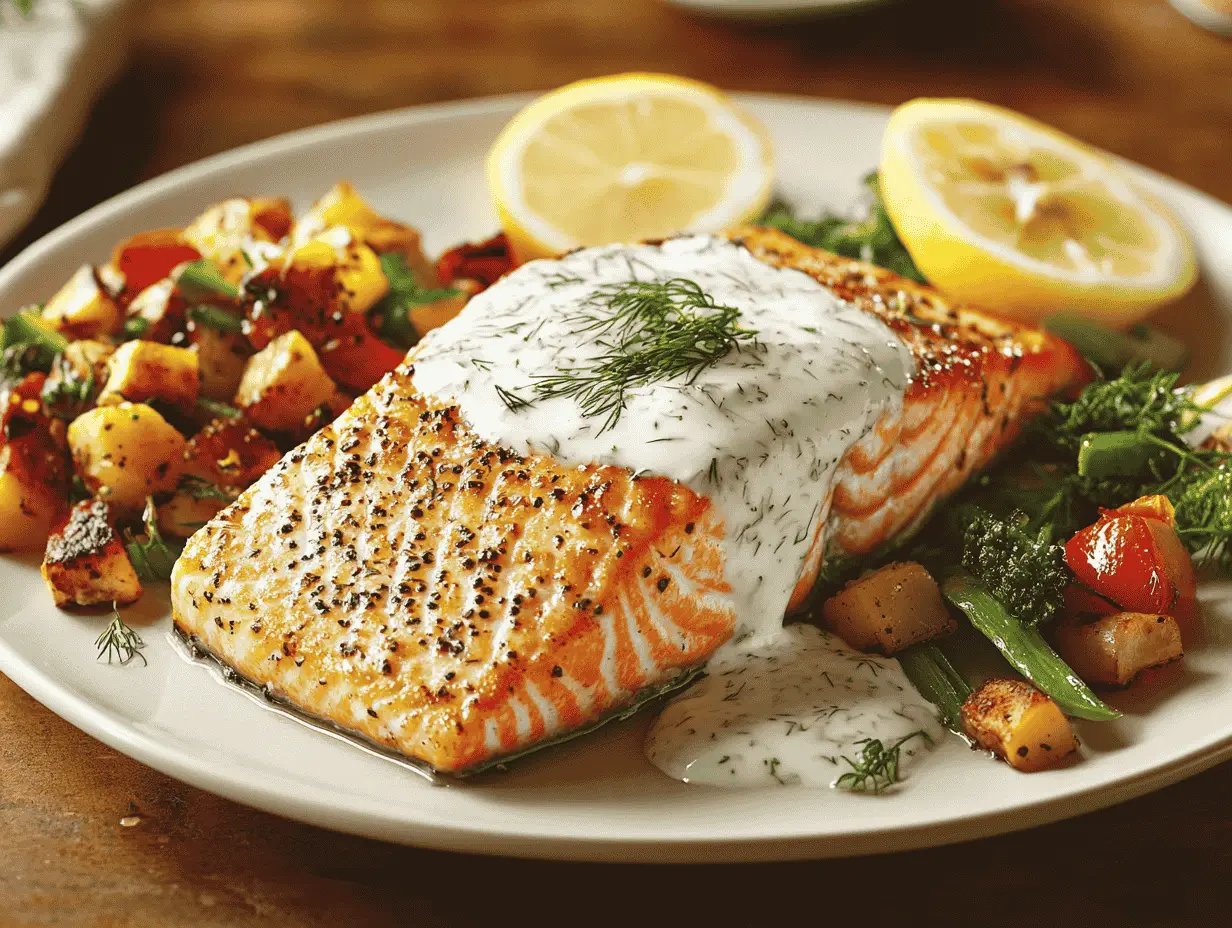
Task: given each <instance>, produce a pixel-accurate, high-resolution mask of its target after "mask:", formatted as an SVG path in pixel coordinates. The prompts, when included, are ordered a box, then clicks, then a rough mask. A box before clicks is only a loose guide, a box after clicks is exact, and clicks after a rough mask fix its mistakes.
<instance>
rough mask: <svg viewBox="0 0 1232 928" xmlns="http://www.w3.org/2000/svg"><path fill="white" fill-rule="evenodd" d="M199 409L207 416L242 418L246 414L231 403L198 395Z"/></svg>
mask: <svg viewBox="0 0 1232 928" xmlns="http://www.w3.org/2000/svg"><path fill="white" fill-rule="evenodd" d="M197 409H199V410H201V412H203V413H205V415H207V416H213V417H215V418H221V419H242V418H243V417H244V414H243V413H242V412H241V411H240V410H238V409H236V408H235V407H234V406H232V405H231V404H229V403H224V402H222V401H221V400H212V399H210V398H209V397H208V396H199V397H197Z"/></svg>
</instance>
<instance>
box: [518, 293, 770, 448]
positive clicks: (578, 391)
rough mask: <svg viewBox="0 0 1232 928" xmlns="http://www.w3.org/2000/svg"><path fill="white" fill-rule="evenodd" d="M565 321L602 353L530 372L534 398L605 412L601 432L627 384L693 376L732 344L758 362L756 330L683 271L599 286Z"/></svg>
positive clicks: (613, 418)
mask: <svg viewBox="0 0 1232 928" xmlns="http://www.w3.org/2000/svg"><path fill="white" fill-rule="evenodd" d="M566 322H567V323H568V324H569V325H571V327H572V332H573V334H575V335H585V336H588V337H589V338H590V339H593V340H594V343H595V344H596V345H598V346H599V347H600V348H601V349H602V352H601V353H600V354H599V356H598V357H596V358H594V359H592V360H589V361H587V362H586V363H585V365H584V366H577V367H569V368H563V369H561V370H560V371H559V372H558V373H555V374H545V375H540V376H537V377H535V378H534V379H533V381H532V387H533V390H534V395H535V399H548V398H551V397H558V396H567V397H572V398H573V399H575V400H577V402H578V405H579V406H581V408H582V412H583V413H584V414H586V415H587V416H591V417H595V418H599V417H602V419H603V424H602V426H601V427H600V429H599V433H602V432H604V431H606V430H608V429H610V428H612V427H613V426H614V425H615V424H616V423H617V422H618V421H619V420H620V415H621V413H622V412H623V411H624V408H625V403H626V401H627V397H628V393H629V391H630V390H633V389H636V388H638V387H644V386H648V385H649V384H652V383H661V382H663V381H665V380H672V379H674V378H677V377H683V378H684V379H685V381H686V382H688V383H692V382H693V381H694V380H696V379H697V377H698V376H699V375H700V374H701V373H702V371H704V370H705V369H706V368H708V367H710V366H712V365H714V364H717V363H718V362H719V361H721V360H722V359H723V358H725V357H727V355H728V354H730V353H731V352H733V351H741V352H749V353H750V358H751V361H752V363H755V364H760V363H761V358H760V357H759V356H758V354H757V352H758V350H759V349H758V344H757V333H756V332H754V331H752V330H750V329H746V328H744V327H742V326H741V325H740V311H739V310H738V309H736V308H735V307H734V306H722V305H720V304H718V303H716V302H715V301H714V299H713V298H712V297H711V296H710V295H709V294H707V293H705V292H704V291H703V290H702V289H701V287H699V286H698V285H697V284H696V283H694V282H693V281H691V280H686V279H684V278H680V277H676V278H672V279H671V280H665V281H639V280H632V281H626V282H623V283H616V284H608V285H606V286H603V287H600V288H598V289H597V290H595V291H594V293H592V294H591V295H590V296H589V297H588V298H587V299H585V300H583V301H582V302H581V303H580V304H579V305H578V306H577V308H576V309H574V310H572V311H571V312H570V313H569V315H568V316H567V318H566ZM523 402H526V401H525V400H523Z"/></svg>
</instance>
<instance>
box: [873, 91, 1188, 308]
mask: <svg viewBox="0 0 1232 928" xmlns="http://www.w3.org/2000/svg"><path fill="white" fill-rule="evenodd" d="M880 173H881V192H882V195H883V196H884V198H885V205H886V210H887V212H888V213H889V215H890V218H891V220H892V221H893V223H894V226H895V228H896V229H897V230H898V233H899V235H900V237H901V238H902V240H903V244H904V245H906V247H907V250H908V251H909V252H910V253H911V257H912V258H913V259H914V260H915V263H916V265H917V266H918V267H919V268H920V270H921V271H922V272H923V273H924V276H925V277H927V278H928V279H929V281H931V282H932V283H933V284H934V285H935V286H937V287H938V288H939V289H941V290H943V291H945V292H946V293H948V294H950V295H951V296H953V297H955V298H956V299H959V300H964V301H967V302H971V303H974V304H976V305H979V306H983V307H986V308H988V309H991V310H994V311H1000V312H1003V313H1005V314H1007V315H1011V316H1014V317H1017V318H1020V319H1024V320H1027V321H1036V320H1039V319H1041V318H1042V317H1044V316H1047V315H1049V314H1051V313H1054V312H1057V311H1058V310H1062V309H1066V310H1072V311H1074V312H1077V313H1080V314H1082V315H1085V316H1088V317H1089V318H1092V319H1096V320H1098V321H1100V322H1103V323H1106V324H1110V325H1114V326H1124V325H1128V324H1130V323H1132V322H1135V321H1137V320H1139V319H1141V318H1142V317H1143V316H1145V315H1146V314H1147V313H1149V312H1150V311H1151V310H1152V309H1153V308H1155V307H1156V306H1158V305H1159V304H1161V303H1164V302H1166V301H1168V300H1171V299H1174V298H1176V297H1178V296H1180V295H1181V294H1182V293H1184V292H1185V291H1186V290H1188V289H1189V288H1190V286H1192V285H1193V282H1194V280H1195V278H1196V276H1197V268H1196V264H1195V261H1194V253H1193V247H1192V246H1191V245H1190V243H1189V239H1188V237H1187V236H1186V234H1185V232H1184V230H1183V229H1182V227H1181V225H1180V223H1179V222H1178V221H1177V220H1176V218H1175V217H1174V216H1172V214H1171V213H1169V212H1168V210H1167V209H1166V208H1164V207H1163V206H1162V205H1161V204H1159V203H1158V202H1156V201H1155V200H1154V199H1153V198H1152V197H1151V196H1150V195H1148V194H1147V193H1146V192H1145V191H1143V190H1142V189H1141V188H1140V187H1138V186H1137V185H1136V184H1135V183H1134V182H1133V181H1131V180H1130V179H1129V178H1128V177H1127V176H1126V175H1125V174H1124V173H1123V172H1122V171H1121V170H1120V169H1119V168H1118V167H1117V166H1116V165H1115V164H1114V163H1113V162H1112V160H1111V159H1110V158H1109V157H1108V156H1107V155H1104V154H1102V153H1101V152H1098V151H1096V150H1095V149H1092V148H1090V147H1088V146H1086V145H1084V144H1082V143H1081V142H1079V141H1077V140H1076V139H1072V138H1070V137H1069V136H1067V135H1064V134H1062V133H1060V132H1057V131H1055V130H1053V129H1050V128H1048V127H1047V126H1044V125H1041V124H1040V123H1037V122H1034V121H1032V120H1030V119H1027V118H1026V117H1025V116H1021V115H1019V114H1017V113H1014V112H1011V111H1009V110H1004V109H1001V108H1000V107H996V106H990V105H988V104H985V103H977V102H974V101H971V100H913V101H911V102H910V103H906V104H904V105H903V106H900V107H899V108H898V109H897V110H895V111H894V114H893V116H891V118H890V122H889V125H888V126H887V127H886V132H885V136H884V138H883V139H882V149H881V168H880Z"/></svg>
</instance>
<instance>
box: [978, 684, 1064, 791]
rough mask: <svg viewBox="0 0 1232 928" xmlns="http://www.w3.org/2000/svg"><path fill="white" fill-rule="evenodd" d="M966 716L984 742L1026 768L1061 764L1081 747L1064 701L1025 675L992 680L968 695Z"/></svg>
mask: <svg viewBox="0 0 1232 928" xmlns="http://www.w3.org/2000/svg"><path fill="white" fill-rule="evenodd" d="M962 720H963V728H964V729H966V732H967V734H968V735H970V736H971V737H972V738H973V739H974V740H975V741H976V742H977V743H978V744H979V745H980V746H981V747H983V748H987V749H988V750H990V751H992V752H993V753H994V754H996V755H997V756H998V757H1000V758H1002V759H1004V760H1005V761H1006V762H1008V763H1009V765H1010V766H1011V767H1013V768H1015V769H1016V770H1022V771H1024V772H1026V773H1032V772H1034V771H1037V770H1047V769H1048V768H1050V767H1056V766H1059V765H1060V764H1061V763H1062V762H1063V761H1064V760H1065V759H1066V758H1067V757H1069V756H1070V755H1071V754H1073V753H1074V752H1075V751H1077V750H1078V739H1077V738H1076V737H1075V736H1074V729H1073V728H1072V727H1071V726H1070V724H1069V719H1067V718H1066V717H1065V715H1064V714H1063V713H1062V712H1061V709H1060V707H1059V706H1057V704H1056V703H1055V702H1053V701H1052V700H1051V699H1050V698H1048V697H1047V696H1045V695H1044V694H1043V693H1041V692H1040V691H1039V690H1037V689H1036V688H1035V687H1033V686H1032V685H1031V684H1029V683H1024V682H1023V681H1021V680H989V681H988V682H987V683H985V684H984V685H983V686H981V687H980V688H979V689H978V690H976V691H975V692H974V693H972V694H971V695H970V696H968V697H967V701H966V702H964V703H963V707H962Z"/></svg>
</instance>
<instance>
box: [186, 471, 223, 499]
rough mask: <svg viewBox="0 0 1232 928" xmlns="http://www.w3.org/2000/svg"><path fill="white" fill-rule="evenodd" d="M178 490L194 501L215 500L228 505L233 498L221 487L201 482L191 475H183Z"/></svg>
mask: <svg viewBox="0 0 1232 928" xmlns="http://www.w3.org/2000/svg"><path fill="white" fill-rule="evenodd" d="M179 488H180V489H181V490H184V491H185V492H187V493H188V495H189V496H191V497H192V498H193V499H195V500H203V499H216V500H221V501H222V502H225V503H229V502H231V501H232V500H233V499H235V497H234V496H233V495H232V494H230V493H228V492H227V491H226V490H224V489H223V488H222V487H220V486H218V485H217V484H215V483H211V482H210V481H208V480H202V479H201V478H200V477H197V476H194V475H193V474H185V475H184V476H183V477H181V478H180V483H179Z"/></svg>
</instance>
